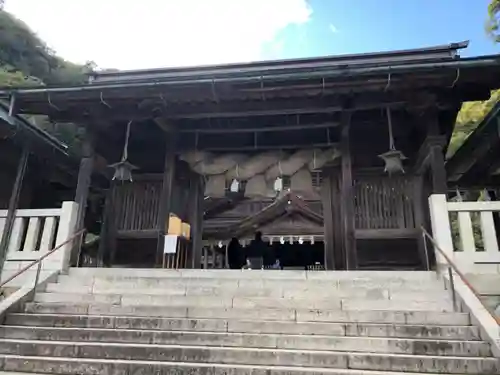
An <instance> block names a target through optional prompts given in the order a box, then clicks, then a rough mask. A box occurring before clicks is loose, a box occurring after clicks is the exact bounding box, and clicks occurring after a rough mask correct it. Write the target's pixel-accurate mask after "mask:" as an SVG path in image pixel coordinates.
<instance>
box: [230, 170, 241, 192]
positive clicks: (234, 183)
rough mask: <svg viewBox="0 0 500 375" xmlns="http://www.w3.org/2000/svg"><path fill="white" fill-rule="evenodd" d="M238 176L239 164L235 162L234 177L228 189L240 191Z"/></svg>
mask: <svg viewBox="0 0 500 375" xmlns="http://www.w3.org/2000/svg"><path fill="white" fill-rule="evenodd" d="M239 177H240V173H239V166H238V164H236V178H235V179H233V181H231V186H230V187H229V191H230V192H232V193H237V192H239V191H240V181H239V180H238V178H239Z"/></svg>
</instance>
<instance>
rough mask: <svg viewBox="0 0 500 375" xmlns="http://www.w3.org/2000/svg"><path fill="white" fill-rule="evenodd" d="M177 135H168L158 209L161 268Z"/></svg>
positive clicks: (157, 261) (158, 252) (159, 265)
mask: <svg viewBox="0 0 500 375" xmlns="http://www.w3.org/2000/svg"><path fill="white" fill-rule="evenodd" d="M175 138H176V137H175V133H173V132H170V133H168V134H167V144H166V150H165V166H164V170H163V180H162V190H161V195H160V206H159V208H158V220H157V224H156V228H157V230H158V242H157V248H156V266H158V267H161V265H162V258H163V246H164V238H165V234H166V233H168V224H169V217H170V207H171V197H172V190H173V185H174V179H175Z"/></svg>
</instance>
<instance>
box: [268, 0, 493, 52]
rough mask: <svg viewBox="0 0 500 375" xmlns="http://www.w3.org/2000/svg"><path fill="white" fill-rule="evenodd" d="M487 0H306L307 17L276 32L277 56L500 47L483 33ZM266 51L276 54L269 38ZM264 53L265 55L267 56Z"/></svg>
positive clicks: (468, 49)
mask: <svg viewBox="0 0 500 375" xmlns="http://www.w3.org/2000/svg"><path fill="white" fill-rule="evenodd" d="M488 3H489V0H310V1H309V4H310V6H311V8H312V10H313V12H312V15H311V19H310V20H309V22H307V23H304V24H300V25H297V24H291V25H288V26H287V27H286V28H285V29H283V30H281V31H280V32H279V33H278V35H277V38H276V39H277V40H278V41H280V43H281V44H282V46H281V45H280V54H281V56H280V57H282V58H288V57H303V56H322V55H335V54H351V53H364V52H374V51H383V50H398V49H407V48H418V47H425V46H432V45H439V44H447V43H450V42H459V41H463V40H470V45H469V48H467V49H466V50H464V51H462V52H461V55H463V56H477V55H486V54H497V53H500V45H495V44H494V43H493V42H492V40H491V39H490V38H489V37H488V36H487V35H486V33H485V29H484V24H485V20H486V17H487V6H488ZM265 53H266V54H267V55H268V56H269V57H271V58H273V57H276V56H275V55H276V53H273V50H272V43H271V45H270V44H267V45H266V52H265ZM266 57H267V56H266Z"/></svg>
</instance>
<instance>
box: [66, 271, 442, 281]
mask: <svg viewBox="0 0 500 375" xmlns="http://www.w3.org/2000/svg"><path fill="white" fill-rule="evenodd" d="M68 275H69V276H75V277H94V278H125V279H126V278H208V279H210V278H212V279H254V280H255V279H278V280H294V279H295V280H351V279H370V280H375V279H380V280H390V279H392V280H402V281H434V280H436V274H435V272H431V271H289V270H199V269H180V270H169V269H148V268H144V269H137V268H70V270H69V272H68Z"/></svg>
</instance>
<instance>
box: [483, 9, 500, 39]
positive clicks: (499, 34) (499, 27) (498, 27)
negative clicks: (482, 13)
mask: <svg viewBox="0 0 500 375" xmlns="http://www.w3.org/2000/svg"><path fill="white" fill-rule="evenodd" d="M486 31H487V32H488V34H490V35H491V36H492V37H493V39H494V40H495V42H497V43H498V42H500V0H491V2H490V5H489V6H488V20H487V21H486Z"/></svg>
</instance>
